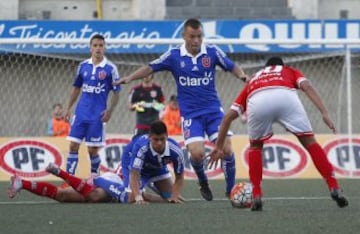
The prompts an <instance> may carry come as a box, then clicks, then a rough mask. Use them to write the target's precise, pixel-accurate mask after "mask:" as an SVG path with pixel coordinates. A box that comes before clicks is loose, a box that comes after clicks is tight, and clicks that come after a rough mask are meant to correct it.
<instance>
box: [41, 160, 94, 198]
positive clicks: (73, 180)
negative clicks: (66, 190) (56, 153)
mask: <svg viewBox="0 0 360 234" xmlns="http://www.w3.org/2000/svg"><path fill="white" fill-rule="evenodd" d="M46 171H47V172H49V173H51V174H53V175H55V176H57V177H60V178H62V179H63V180H64V181H65V182H66V183H67V184H69V185H70V186H71V187H72V188H73V189H74V190H75V191H76V192H78V193H80V194H81V195H82V196H87V194H88V193H89V192H91V191H92V190H93V189H94V186H93V185H91V184H88V183H87V181H86V180H83V179H81V178H79V177H76V176H74V175H72V174H70V173H68V172H66V171H64V170H62V169H61V168H60V167H58V166H57V165H56V164H54V163H49V165H48V166H47V167H46Z"/></svg>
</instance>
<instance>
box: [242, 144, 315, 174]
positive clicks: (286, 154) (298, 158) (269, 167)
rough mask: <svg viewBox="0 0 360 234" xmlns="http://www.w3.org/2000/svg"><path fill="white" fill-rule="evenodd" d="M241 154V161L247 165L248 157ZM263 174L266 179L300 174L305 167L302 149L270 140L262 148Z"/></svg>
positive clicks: (304, 155) (295, 145)
mask: <svg viewBox="0 0 360 234" xmlns="http://www.w3.org/2000/svg"><path fill="white" fill-rule="evenodd" d="M248 149H249V147H246V149H245V151H244V152H243V154H242V155H243V160H244V161H245V163H246V164H247V165H249V158H248V157H249V156H248V154H247V153H246V152H247V150H248ZM262 155H263V174H264V176H268V177H278V178H284V177H291V176H294V175H296V174H298V173H300V172H301V171H302V170H304V168H305V167H306V165H307V161H308V160H307V155H306V152H305V151H304V149H303V148H302V147H301V146H300V145H297V144H295V143H293V142H291V141H288V140H283V139H270V140H267V141H265V144H264V147H263V154H262Z"/></svg>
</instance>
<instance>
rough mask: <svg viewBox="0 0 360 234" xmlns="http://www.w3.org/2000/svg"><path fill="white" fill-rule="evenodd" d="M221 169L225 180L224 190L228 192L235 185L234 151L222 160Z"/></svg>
mask: <svg viewBox="0 0 360 234" xmlns="http://www.w3.org/2000/svg"><path fill="white" fill-rule="evenodd" d="M222 169H223V171H224V176H225V181H226V192H227V193H230V192H231V189H232V188H233V187H234V185H235V176H236V166H235V157H234V153H233V154H231V155H230V156H228V157H224V159H223V160H222Z"/></svg>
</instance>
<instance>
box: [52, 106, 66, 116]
mask: <svg viewBox="0 0 360 234" xmlns="http://www.w3.org/2000/svg"><path fill="white" fill-rule="evenodd" d="M53 117H54V118H56V119H62V118H63V117H64V116H63V106H62V105H61V104H60V103H56V104H54V105H53Z"/></svg>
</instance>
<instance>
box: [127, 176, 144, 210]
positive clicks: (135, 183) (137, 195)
mask: <svg viewBox="0 0 360 234" xmlns="http://www.w3.org/2000/svg"><path fill="white" fill-rule="evenodd" d="M129 184H130V189H131V192H132V195H133V196H134V199H135V204H146V203H147V202H145V201H144V198H143V196H142V194H141V191H140V172H139V171H137V170H131V171H130V183H129Z"/></svg>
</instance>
